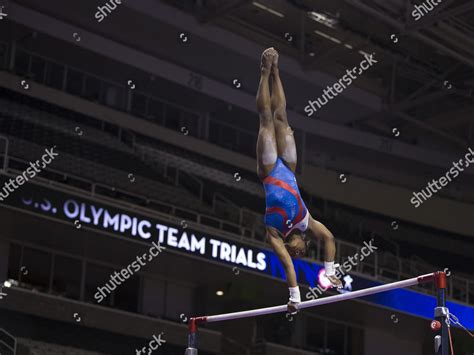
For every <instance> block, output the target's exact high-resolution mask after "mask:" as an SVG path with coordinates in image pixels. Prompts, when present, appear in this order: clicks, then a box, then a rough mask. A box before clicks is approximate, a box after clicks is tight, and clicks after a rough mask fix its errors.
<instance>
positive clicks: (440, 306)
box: [434, 271, 449, 355]
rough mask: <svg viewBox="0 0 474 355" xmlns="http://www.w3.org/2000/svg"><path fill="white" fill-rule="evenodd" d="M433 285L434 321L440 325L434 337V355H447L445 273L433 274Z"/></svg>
mask: <svg viewBox="0 0 474 355" xmlns="http://www.w3.org/2000/svg"><path fill="white" fill-rule="evenodd" d="M434 284H435V287H436V308H435V311H434V315H435V320H436V321H438V322H439V324H441V327H440V329H439V331H438V334H437V335H435V337H434V342H435V344H434V346H435V354H436V355H449V334H448V331H449V330H448V320H449V310H448V308H447V307H446V273H445V272H442V271H438V272H435V274H434Z"/></svg>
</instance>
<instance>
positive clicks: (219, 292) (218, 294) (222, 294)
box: [216, 290, 224, 296]
mask: <svg viewBox="0 0 474 355" xmlns="http://www.w3.org/2000/svg"><path fill="white" fill-rule="evenodd" d="M216 295H217V296H224V291H221V290H218V291H216Z"/></svg>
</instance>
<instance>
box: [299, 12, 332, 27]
mask: <svg viewBox="0 0 474 355" xmlns="http://www.w3.org/2000/svg"><path fill="white" fill-rule="evenodd" d="M307 14H308V17H309V18H310V19H311V20H313V21H316V22H318V23H320V24H322V25H324V26H326V27H330V28H336V25H337V24H338V23H339V21H338V20H337V19H335V18H331V17H329V16H328V15H326V14H322V13H320V12H316V11H309V12H308V13H307Z"/></svg>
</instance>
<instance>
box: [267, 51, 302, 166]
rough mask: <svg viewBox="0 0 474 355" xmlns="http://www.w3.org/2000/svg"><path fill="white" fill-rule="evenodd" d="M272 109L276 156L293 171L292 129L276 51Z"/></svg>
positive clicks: (294, 147) (295, 157)
mask: <svg viewBox="0 0 474 355" xmlns="http://www.w3.org/2000/svg"><path fill="white" fill-rule="evenodd" d="M271 75H272V79H273V80H272V98H271V103H272V111H273V119H274V124H275V137H276V142H277V152H278V156H279V157H281V158H282V159H283V161H284V162H285V164H286V165H287V166H288V167H289V168H290V169H291V170H292V171H293V172H295V170H296V162H297V154H296V143H295V138H294V137H293V130H292V129H291V127H290V126H289V124H288V118H287V115H286V97H285V91H284V90H283V85H282V83H281V79H280V71H279V69H278V53H277V55H276V56H275V57H274V59H273V63H272V72H271Z"/></svg>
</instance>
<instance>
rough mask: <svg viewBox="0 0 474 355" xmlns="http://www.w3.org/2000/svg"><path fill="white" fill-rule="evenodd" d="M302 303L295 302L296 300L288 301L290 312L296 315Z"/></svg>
mask: <svg viewBox="0 0 474 355" xmlns="http://www.w3.org/2000/svg"><path fill="white" fill-rule="evenodd" d="M299 304H300V303H299V302H294V301H288V304H287V306H288V313H290V314H291V315H295V314H296V313H298V311H299V309H298V305H299Z"/></svg>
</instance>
